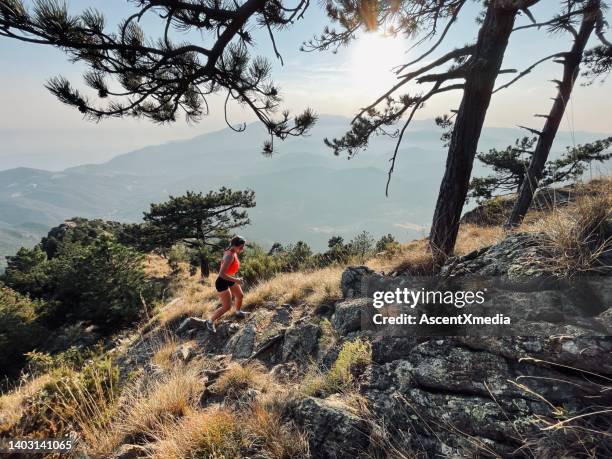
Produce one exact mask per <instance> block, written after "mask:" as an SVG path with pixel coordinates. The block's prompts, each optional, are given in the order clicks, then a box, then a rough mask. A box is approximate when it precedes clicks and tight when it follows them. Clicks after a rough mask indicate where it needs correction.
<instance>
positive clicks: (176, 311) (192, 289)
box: [156, 278, 218, 326]
mask: <svg viewBox="0 0 612 459" xmlns="http://www.w3.org/2000/svg"><path fill="white" fill-rule="evenodd" d="M217 300H218V295H217V291H216V290H215V288H214V286H213V285H212V281H210V280H208V281H205V283H201V282H200V281H199V280H196V278H185V279H182V280H181V282H180V286H179V288H178V289H177V291H176V293H175V300H173V301H170V302H169V303H168V304H166V305H165V306H163V307H162V308H160V310H159V312H158V314H157V317H156V319H157V321H158V322H159V323H160V324H161V325H167V326H170V325H172V324H177V323H178V322H180V321H181V320H182V319H183V318H185V317H202V316H203V315H205V314H207V313H208V312H210V311H211V310H212V309H213V308H214V307H215V305H216V303H217Z"/></svg>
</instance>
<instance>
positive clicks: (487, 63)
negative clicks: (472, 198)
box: [429, 1, 517, 264]
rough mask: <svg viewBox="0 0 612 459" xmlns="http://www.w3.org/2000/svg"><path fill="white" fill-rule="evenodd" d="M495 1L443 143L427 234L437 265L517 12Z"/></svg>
mask: <svg viewBox="0 0 612 459" xmlns="http://www.w3.org/2000/svg"><path fill="white" fill-rule="evenodd" d="M499 3H501V2H495V1H492V2H490V3H489V6H488V8H487V12H486V16H485V19H484V22H483V24H482V27H481V28H480V31H479V33H478V40H477V42H476V50H475V52H474V55H473V56H472V58H471V60H472V65H471V67H470V68H469V70H468V73H467V76H466V80H465V89H464V91H463V98H462V100H461V105H460V106H459V111H458V112H457V119H456V121H455V125H454V128H453V133H452V137H451V141H450V144H449V149H448V156H447V159H446V170H445V172H444V178H443V179H442V184H441V185H440V192H439V194H438V201H437V203H436V209H435V212H434V217H433V223H432V226H431V233H430V236H429V246H430V249H431V250H432V253H433V255H434V259H435V260H436V263H438V264H439V263H441V262H442V261H443V260H444V259H445V258H446V257H447V256H449V255H451V254H452V251H453V248H454V246H455V241H456V239H457V232H458V230H459V219H460V217H461V211H462V209H463V204H464V203H465V198H466V196H467V192H468V185H469V182H470V176H471V174H472V165H473V163H474V156H475V155H476V148H477V146H478V139H479V137H480V133H481V130H482V125H483V123H484V119H485V115H486V113H487V108H488V107H489V102H490V100H491V94H492V92H493V86H494V84H495V79H496V77H497V75H498V72H499V70H500V67H501V64H502V60H503V57H504V52H505V50H506V46H507V44H508V38H509V37H510V34H511V32H512V27H513V26H514V20H515V18H516V14H517V10H516V9H512V8H502V7H500V6H499Z"/></svg>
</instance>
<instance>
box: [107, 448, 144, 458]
mask: <svg viewBox="0 0 612 459" xmlns="http://www.w3.org/2000/svg"><path fill="white" fill-rule="evenodd" d="M147 455H148V451H147V448H145V447H144V446H140V445H122V446H121V448H119V451H117V453H116V454H115V455H114V456H113V457H114V459H136V458H138V457H147Z"/></svg>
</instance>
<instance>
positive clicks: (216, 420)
mask: <svg viewBox="0 0 612 459" xmlns="http://www.w3.org/2000/svg"><path fill="white" fill-rule="evenodd" d="M155 439H156V440H157V441H156V443H154V444H153V445H152V449H153V454H152V457H153V458H154V459H183V458H186V457H193V458H198V457H201V458H210V459H216V458H218V459H221V458H224V459H232V458H239V457H241V454H240V451H241V449H242V448H241V447H242V446H243V438H242V429H241V427H240V425H239V422H238V420H237V418H236V415H235V414H234V413H232V412H231V411H229V410H227V409H223V408H210V409H208V410H204V411H194V412H191V413H190V414H189V415H187V416H185V417H184V418H183V419H181V420H179V421H178V422H175V423H172V424H169V425H166V426H164V427H163V428H162V429H160V431H159V432H158V433H157V435H156V437H155Z"/></svg>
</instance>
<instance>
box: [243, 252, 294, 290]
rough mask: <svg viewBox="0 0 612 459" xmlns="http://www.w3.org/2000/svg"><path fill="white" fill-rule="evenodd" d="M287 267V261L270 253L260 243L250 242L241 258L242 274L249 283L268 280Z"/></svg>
mask: <svg viewBox="0 0 612 459" xmlns="http://www.w3.org/2000/svg"><path fill="white" fill-rule="evenodd" d="M286 268H287V261H286V259H285V258H284V257H282V256H279V255H270V254H268V253H266V252H265V250H263V249H262V248H261V247H260V246H259V245H257V244H252V243H249V244H248V245H247V246H246V248H245V250H244V252H243V254H241V260H240V276H241V277H242V278H243V279H244V280H245V281H246V283H247V284H254V283H257V282H262V281H266V280H268V279H271V278H273V277H274V276H276V275H277V274H278V273H280V272H281V271H283V270H285V269H286Z"/></svg>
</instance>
